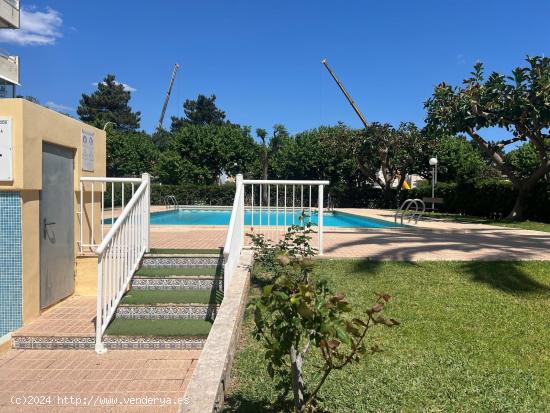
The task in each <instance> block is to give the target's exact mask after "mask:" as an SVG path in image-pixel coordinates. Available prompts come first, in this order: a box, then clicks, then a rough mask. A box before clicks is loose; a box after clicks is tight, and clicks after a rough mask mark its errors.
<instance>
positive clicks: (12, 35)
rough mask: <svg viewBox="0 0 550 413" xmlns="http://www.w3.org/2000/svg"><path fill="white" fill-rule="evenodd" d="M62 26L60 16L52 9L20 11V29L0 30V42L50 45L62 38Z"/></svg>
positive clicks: (22, 44) (23, 44)
mask: <svg viewBox="0 0 550 413" xmlns="http://www.w3.org/2000/svg"><path fill="white" fill-rule="evenodd" d="M62 24H63V19H62V18H61V14H60V13H59V12H58V11H56V10H54V9H51V8H47V9H46V11H38V10H34V9H30V10H29V9H21V28H20V29H13V30H0V42H3V43H14V44H18V45H21V46H47V45H52V44H55V41H56V40H57V39H59V38H60V37H61V36H62V34H61V31H60V28H61V25H62Z"/></svg>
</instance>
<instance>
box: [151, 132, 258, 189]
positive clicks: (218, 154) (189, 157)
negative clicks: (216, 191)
mask: <svg viewBox="0 0 550 413" xmlns="http://www.w3.org/2000/svg"><path fill="white" fill-rule="evenodd" d="M254 158H255V148H254V139H253V138H252V136H251V134H250V129H249V128H241V127H238V126H234V125H228V124H224V125H185V126H183V127H181V128H179V129H177V130H176V131H174V132H173V133H172V137H171V139H170V143H169V146H168V150H167V151H166V152H165V153H164V154H163V156H161V159H160V161H159V169H158V175H159V177H161V180H162V181H163V182H166V183H174V184H177V183H189V182H191V183H196V184H212V183H215V182H216V181H217V179H218V178H219V176H220V175H221V174H222V173H227V174H229V175H236V174H237V173H241V172H247V171H249V170H250V168H251V165H252V163H253V162H254Z"/></svg>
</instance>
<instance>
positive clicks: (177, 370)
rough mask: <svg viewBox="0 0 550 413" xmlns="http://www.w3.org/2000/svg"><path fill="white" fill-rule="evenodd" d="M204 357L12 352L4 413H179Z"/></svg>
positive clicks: (0, 384)
mask: <svg viewBox="0 0 550 413" xmlns="http://www.w3.org/2000/svg"><path fill="white" fill-rule="evenodd" d="M199 354H200V351H191V350H118V351H109V352H107V353H106V354H103V355H101V356H99V355H97V354H96V353H95V351H93V350H10V351H8V352H7V353H4V354H2V355H0V411H1V412H6V413H7V412H46V411H47V412H73V411H85V412H151V411H155V412H156V411H161V412H176V411H177V409H178V403H185V400H184V399H183V394H184V393H185V389H186V387H187V384H188V383H189V381H190V379H191V375H192V373H193V371H194V369H195V365H196V364H197V360H198V357H199Z"/></svg>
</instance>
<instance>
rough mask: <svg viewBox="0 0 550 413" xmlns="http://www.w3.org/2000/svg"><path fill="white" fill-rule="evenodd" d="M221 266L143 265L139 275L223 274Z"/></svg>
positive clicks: (137, 273)
mask: <svg viewBox="0 0 550 413" xmlns="http://www.w3.org/2000/svg"><path fill="white" fill-rule="evenodd" d="M221 271H222V269H221V267H220V268H208V267H207V268H182V267H174V268H170V267H160V268H159V267H157V268H155V267H141V268H140V269H139V270H138V272H136V275H137V276H141V277H170V276H190V277H192V276H197V275H210V276H215V275H221Z"/></svg>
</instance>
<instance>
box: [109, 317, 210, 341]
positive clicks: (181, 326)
mask: <svg viewBox="0 0 550 413" xmlns="http://www.w3.org/2000/svg"><path fill="white" fill-rule="evenodd" d="M211 327H212V322H210V321H206V320H124V319H115V320H113V321H112V322H111V324H109V327H107V330H106V331H105V336H106V337H107V336H108V337H114V336H124V337H206V336H208V333H209V332H210V328H211Z"/></svg>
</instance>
